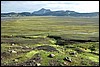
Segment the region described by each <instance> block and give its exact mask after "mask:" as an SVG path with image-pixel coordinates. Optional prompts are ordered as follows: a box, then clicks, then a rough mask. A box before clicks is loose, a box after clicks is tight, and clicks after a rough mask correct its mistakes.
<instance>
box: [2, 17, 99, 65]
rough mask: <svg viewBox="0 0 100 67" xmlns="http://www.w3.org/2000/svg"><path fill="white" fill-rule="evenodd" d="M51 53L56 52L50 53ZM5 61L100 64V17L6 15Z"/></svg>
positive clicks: (3, 48) (28, 63)
mask: <svg viewBox="0 0 100 67" xmlns="http://www.w3.org/2000/svg"><path fill="white" fill-rule="evenodd" d="M50 54H53V55H55V56H54V57H49V55H50ZM66 57H67V59H64V58H66ZM68 58H70V59H68ZM1 65H2V66H99V18H80V17H65V16H59V17H57V16H29V17H15V18H8V19H7V18H6V19H3V20H1Z"/></svg>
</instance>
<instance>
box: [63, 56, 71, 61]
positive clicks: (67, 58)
mask: <svg viewBox="0 0 100 67" xmlns="http://www.w3.org/2000/svg"><path fill="white" fill-rule="evenodd" d="M64 60H66V61H69V62H72V60H71V58H69V57H65V58H64Z"/></svg>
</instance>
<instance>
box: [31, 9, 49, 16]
mask: <svg viewBox="0 0 100 67" xmlns="http://www.w3.org/2000/svg"><path fill="white" fill-rule="evenodd" d="M50 12H51V10H50V9H44V8H42V9H40V10H39V11H34V12H33V13H32V15H44V14H46V13H50Z"/></svg>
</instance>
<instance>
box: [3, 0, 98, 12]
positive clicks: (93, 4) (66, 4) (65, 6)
mask: <svg viewBox="0 0 100 67" xmlns="http://www.w3.org/2000/svg"><path fill="white" fill-rule="evenodd" d="M41 8H47V9H51V10H53V11H56V10H73V11H77V12H99V1H1V12H24V11H28V12H33V11H37V10H39V9H41Z"/></svg>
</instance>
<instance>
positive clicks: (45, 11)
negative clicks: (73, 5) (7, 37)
mask: <svg viewBox="0 0 100 67" xmlns="http://www.w3.org/2000/svg"><path fill="white" fill-rule="evenodd" d="M12 16H72V17H99V12H91V13H79V12H75V11H70V10H66V11H64V10H58V11H51V10H50V9H44V8H42V9H40V10H38V11H34V12H32V13H30V12H21V13H15V12H10V13H1V17H12Z"/></svg>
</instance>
